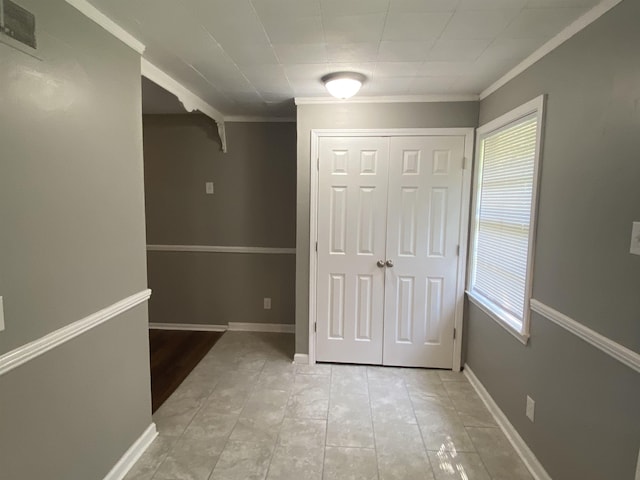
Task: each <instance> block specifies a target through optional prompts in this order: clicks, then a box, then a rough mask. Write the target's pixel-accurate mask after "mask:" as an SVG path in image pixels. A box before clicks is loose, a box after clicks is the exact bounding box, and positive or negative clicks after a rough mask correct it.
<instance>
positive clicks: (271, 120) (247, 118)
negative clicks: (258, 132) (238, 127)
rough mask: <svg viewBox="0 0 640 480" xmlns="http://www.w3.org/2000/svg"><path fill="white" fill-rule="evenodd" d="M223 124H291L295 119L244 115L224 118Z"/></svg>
mask: <svg viewBox="0 0 640 480" xmlns="http://www.w3.org/2000/svg"><path fill="white" fill-rule="evenodd" d="M224 121H225V122H255V123H260V122H261V123H292V122H294V123H295V121H296V118H295V117H252V116H245V115H230V116H226V117H224Z"/></svg>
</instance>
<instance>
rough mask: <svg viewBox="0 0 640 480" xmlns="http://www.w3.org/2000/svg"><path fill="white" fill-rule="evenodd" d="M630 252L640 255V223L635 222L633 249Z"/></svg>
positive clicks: (632, 236)
mask: <svg viewBox="0 0 640 480" xmlns="http://www.w3.org/2000/svg"><path fill="white" fill-rule="evenodd" d="M629 252H631V253H633V254H634V255H640V222H633V227H631V247H630V248H629Z"/></svg>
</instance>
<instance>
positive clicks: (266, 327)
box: [228, 322, 296, 333]
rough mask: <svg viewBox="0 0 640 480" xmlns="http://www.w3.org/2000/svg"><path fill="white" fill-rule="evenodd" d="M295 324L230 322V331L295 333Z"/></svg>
mask: <svg viewBox="0 0 640 480" xmlns="http://www.w3.org/2000/svg"><path fill="white" fill-rule="evenodd" d="M295 328H296V327H295V325H291V324H286V323H243V322H229V328H228V330H229V331H230V332H275V333H294V332H295Z"/></svg>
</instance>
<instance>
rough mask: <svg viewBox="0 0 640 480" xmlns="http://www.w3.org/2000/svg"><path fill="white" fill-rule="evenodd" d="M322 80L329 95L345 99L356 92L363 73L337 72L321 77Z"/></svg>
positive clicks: (361, 81) (360, 83) (360, 84)
mask: <svg viewBox="0 0 640 480" xmlns="http://www.w3.org/2000/svg"><path fill="white" fill-rule="evenodd" d="M322 81H323V82H324V86H325V87H326V88H327V90H328V91H329V93H330V94H331V95H333V96H334V97H336V98H340V99H342V100H346V99H347V98H351V97H353V96H354V95H355V94H356V93H358V91H359V90H360V87H361V86H362V83H363V82H364V75H362V74H360V73H355V72H339V73H332V74H330V75H327V76H325V77H323V78H322Z"/></svg>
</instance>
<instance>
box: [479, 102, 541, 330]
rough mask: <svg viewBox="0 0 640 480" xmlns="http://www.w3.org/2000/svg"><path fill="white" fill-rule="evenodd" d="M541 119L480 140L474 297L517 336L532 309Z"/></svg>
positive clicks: (518, 123)
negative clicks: (530, 282)
mask: <svg viewBox="0 0 640 480" xmlns="http://www.w3.org/2000/svg"><path fill="white" fill-rule="evenodd" d="M538 128H539V115H538V112H534V113H532V114H530V115H527V116H525V117H521V118H518V119H517V120H515V121H512V122H511V123H508V124H506V125H504V126H502V127H499V128H498V129H494V130H492V131H490V132H488V133H486V134H481V135H480V137H479V151H478V154H479V158H478V161H479V164H478V171H477V175H478V179H477V182H478V183H477V191H476V195H477V196H476V210H475V221H474V229H473V232H472V233H473V249H472V252H471V277H470V289H469V290H470V292H469V293H470V294H471V295H472V296H473V297H475V298H476V299H479V300H480V301H481V302H482V303H483V305H484V307H485V308H489V309H490V310H491V311H492V312H493V313H494V314H495V315H497V316H498V317H499V319H500V320H502V321H504V322H506V323H507V324H508V325H509V326H510V327H512V328H513V329H515V330H516V331H517V332H518V333H521V334H522V333H524V332H523V330H524V328H523V323H524V319H525V316H527V315H526V314H527V312H526V310H527V308H528V301H529V299H528V268H529V258H530V255H529V248H530V238H531V232H532V210H533V202H534V189H535V185H536V182H535V175H536V170H537V169H536V159H537V152H536V149H537V147H538V145H537V144H538V142H537V139H538Z"/></svg>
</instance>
